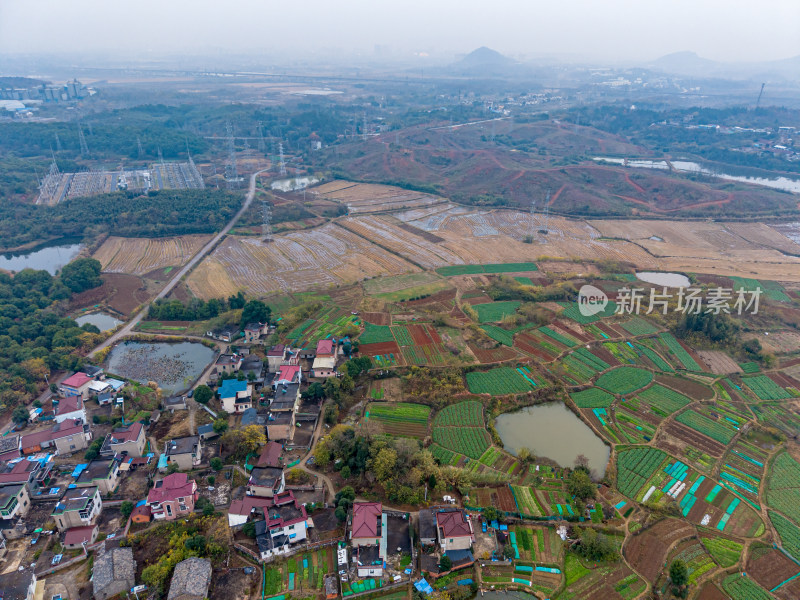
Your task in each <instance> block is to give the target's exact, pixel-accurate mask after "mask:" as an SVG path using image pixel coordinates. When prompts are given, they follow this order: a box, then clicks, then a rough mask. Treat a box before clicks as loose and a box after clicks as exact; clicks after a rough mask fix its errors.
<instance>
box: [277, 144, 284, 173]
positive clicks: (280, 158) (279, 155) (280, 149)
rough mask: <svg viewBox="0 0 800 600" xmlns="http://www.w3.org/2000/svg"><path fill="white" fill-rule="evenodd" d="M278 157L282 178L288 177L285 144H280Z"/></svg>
mask: <svg viewBox="0 0 800 600" xmlns="http://www.w3.org/2000/svg"><path fill="white" fill-rule="evenodd" d="M278 157H279V160H280V163H279V164H280V168H281V177H286V161H285V160H284V159H283V142H278Z"/></svg>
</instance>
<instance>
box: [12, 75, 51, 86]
mask: <svg viewBox="0 0 800 600" xmlns="http://www.w3.org/2000/svg"><path fill="white" fill-rule="evenodd" d="M47 83H49V82H47V81H42V80H41V79H31V78H30V77H0V88H30V87H38V86H40V85H45V84H47Z"/></svg>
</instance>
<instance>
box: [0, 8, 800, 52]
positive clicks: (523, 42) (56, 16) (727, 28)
mask: <svg viewBox="0 0 800 600" xmlns="http://www.w3.org/2000/svg"><path fill="white" fill-rule="evenodd" d="M377 44H380V45H383V46H385V47H387V48H388V49H390V50H391V51H392V52H394V53H395V54H398V55H406V56H412V55H413V53H415V52H426V53H429V54H431V56H432V57H434V58H437V59H441V60H449V58H451V57H452V56H453V55H455V54H459V53H466V52H469V51H470V50H472V49H474V48H476V47H478V46H489V47H492V48H494V49H496V50H499V51H501V52H504V53H506V54H510V55H514V56H536V55H555V54H559V55H569V56H571V57H576V58H578V57H579V58H595V59H597V60H599V61H601V60H620V59H623V60H628V61H631V62H639V61H648V60H652V59H654V58H657V57H658V56H661V55H663V54H667V53H670V52H676V51H680V50H693V51H695V52H697V53H698V54H700V55H701V56H704V57H707V58H712V59H716V60H721V61H738V60H752V61H755V60H767V59H779V58H787V57H790V56H794V55H798V54H800V0H660V1H655V0H550V1H547V2H545V1H542V0H280V1H275V0H261V1H258V0H135V1H130V0H0V53H9V54H15V53H31V52H44V53H52V52H65V53H77V52H80V53H83V52H86V51H88V52H94V51H98V52H102V53H104V55H106V56H107V55H108V54H107V53H108V52H109V51H117V52H119V53H122V54H126V55H132V54H140V53H143V54H144V55H145V56H148V57H149V56H152V55H153V54H161V53H167V52H169V53H175V52H181V53H185V54H187V55H196V54H199V53H202V54H206V55H208V54H212V55H213V54H222V53H224V52H226V51H232V52H238V53H241V52H254V53H256V52H262V53H264V59H265V62H268V60H269V58H268V57H269V56H271V55H272V56H274V55H275V54H276V53H280V54H291V55H293V56H295V57H298V58H304V57H306V56H309V57H312V56H314V55H317V56H320V55H323V56H326V57H330V56H335V54H332V53H331V51H332V50H339V51H341V52H343V53H345V52H346V53H351V52H359V53H362V54H366V55H371V54H372V53H373V50H374V47H375V45H377Z"/></svg>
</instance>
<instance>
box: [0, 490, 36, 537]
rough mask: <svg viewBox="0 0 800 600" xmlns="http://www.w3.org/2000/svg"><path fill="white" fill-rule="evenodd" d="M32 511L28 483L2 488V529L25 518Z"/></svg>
mask: <svg viewBox="0 0 800 600" xmlns="http://www.w3.org/2000/svg"><path fill="white" fill-rule="evenodd" d="M30 509H31V496H30V492H29V490H28V484H27V483H17V484H13V485H4V486H2V487H0V523H2V524H3V526H2V527H0V529H6V525H5V524H7V523H9V522H11V521H12V520H13V519H16V518H17V517H24V516H25V515H27V514H28V511H29V510H30Z"/></svg>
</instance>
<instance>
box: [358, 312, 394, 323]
mask: <svg viewBox="0 0 800 600" xmlns="http://www.w3.org/2000/svg"><path fill="white" fill-rule="evenodd" d="M364 320H365V321H367V322H368V323H372V324H373V325H391V324H392V315H390V314H389V313H384V312H365V313H364Z"/></svg>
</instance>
